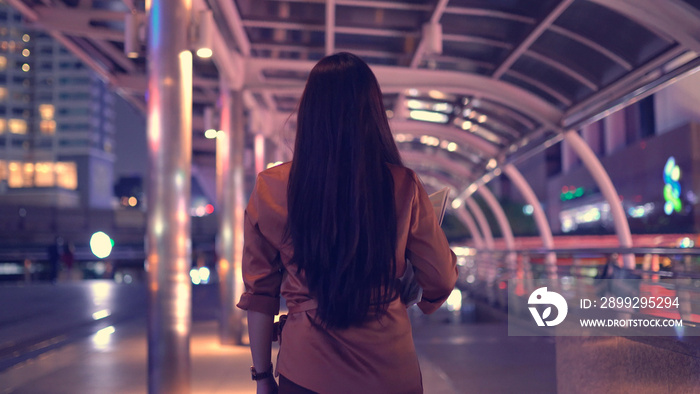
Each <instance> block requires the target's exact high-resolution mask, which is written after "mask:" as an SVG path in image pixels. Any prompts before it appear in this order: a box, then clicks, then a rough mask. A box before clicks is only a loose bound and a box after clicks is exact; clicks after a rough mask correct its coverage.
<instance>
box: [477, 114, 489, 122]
mask: <svg viewBox="0 0 700 394" xmlns="http://www.w3.org/2000/svg"><path fill="white" fill-rule="evenodd" d="M477 120H478V121H479V123H484V122H486V121H487V120H488V118H487V117H486V115H480V116H479V119H477Z"/></svg>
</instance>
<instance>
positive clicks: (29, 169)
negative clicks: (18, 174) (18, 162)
mask: <svg viewBox="0 0 700 394" xmlns="http://www.w3.org/2000/svg"><path fill="white" fill-rule="evenodd" d="M22 167H23V168H22V169H23V171H22V175H23V176H24V183H23V185H22V186H23V187H32V186H33V185H34V163H24V166H22Z"/></svg>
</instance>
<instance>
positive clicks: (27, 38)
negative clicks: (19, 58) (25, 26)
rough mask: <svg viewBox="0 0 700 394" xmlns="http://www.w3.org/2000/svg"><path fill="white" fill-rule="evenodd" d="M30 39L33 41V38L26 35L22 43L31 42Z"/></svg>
mask: <svg viewBox="0 0 700 394" xmlns="http://www.w3.org/2000/svg"><path fill="white" fill-rule="evenodd" d="M30 39H31V37H29V34H25V35H23V36H22V41H24V42H29V40H30Z"/></svg>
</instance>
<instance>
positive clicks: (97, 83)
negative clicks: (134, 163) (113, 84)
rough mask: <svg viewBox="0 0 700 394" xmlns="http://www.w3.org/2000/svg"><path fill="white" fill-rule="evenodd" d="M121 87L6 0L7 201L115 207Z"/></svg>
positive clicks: (3, 169) (2, 70)
mask: <svg viewBox="0 0 700 394" xmlns="http://www.w3.org/2000/svg"><path fill="white" fill-rule="evenodd" d="M114 101H115V97H114V93H112V92H111V91H110V90H109V89H108V87H107V86H106V84H105V83H104V82H103V81H102V80H100V79H99V78H98V77H97V75H96V74H95V73H94V72H93V71H92V70H90V69H88V68H87V67H86V66H85V65H84V64H83V63H82V62H81V61H79V60H78V59H77V58H76V57H75V56H74V55H72V54H71V53H70V52H69V51H68V50H67V49H66V48H64V47H63V46H62V45H60V44H59V43H58V42H56V41H55V40H54V39H53V38H52V37H51V36H50V35H48V34H46V33H45V32H40V31H36V30H33V29H30V28H27V27H26V26H25V25H24V24H23V22H22V17H21V15H20V14H19V13H18V12H17V11H15V10H14V9H13V8H12V7H10V6H9V5H7V4H5V3H4V2H0V204H4V205H17V204H22V205H26V206H57V207H63V208H81V209H103V208H111V207H112V206H113V203H114V197H113V193H112V190H113V183H114V175H113V171H114V170H113V167H114V162H115V156H114V152H113V145H114V132H115V127H114V117H115V115H114V108H113V107H114Z"/></svg>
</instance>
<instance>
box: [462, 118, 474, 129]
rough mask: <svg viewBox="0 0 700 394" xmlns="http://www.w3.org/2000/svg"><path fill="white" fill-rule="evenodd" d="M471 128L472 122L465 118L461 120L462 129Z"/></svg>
mask: <svg viewBox="0 0 700 394" xmlns="http://www.w3.org/2000/svg"><path fill="white" fill-rule="evenodd" d="M471 128H472V122H470V121H468V120H465V121H464V122H462V130H469V129H471Z"/></svg>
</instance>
